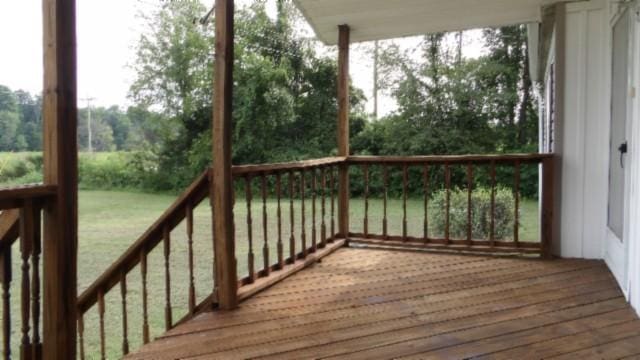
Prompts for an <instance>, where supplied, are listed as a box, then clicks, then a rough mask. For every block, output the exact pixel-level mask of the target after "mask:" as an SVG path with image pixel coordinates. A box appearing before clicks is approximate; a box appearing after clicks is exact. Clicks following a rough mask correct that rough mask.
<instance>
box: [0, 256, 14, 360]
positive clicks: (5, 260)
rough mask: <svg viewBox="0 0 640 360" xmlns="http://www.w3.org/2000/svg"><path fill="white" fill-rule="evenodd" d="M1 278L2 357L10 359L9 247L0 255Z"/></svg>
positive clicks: (10, 274)
mask: <svg viewBox="0 0 640 360" xmlns="http://www.w3.org/2000/svg"><path fill="white" fill-rule="evenodd" d="M0 277H1V279H2V351H3V356H4V359H6V360H8V359H11V277H12V273H11V247H10V246H9V247H7V249H6V250H5V252H4V253H3V254H2V256H0Z"/></svg>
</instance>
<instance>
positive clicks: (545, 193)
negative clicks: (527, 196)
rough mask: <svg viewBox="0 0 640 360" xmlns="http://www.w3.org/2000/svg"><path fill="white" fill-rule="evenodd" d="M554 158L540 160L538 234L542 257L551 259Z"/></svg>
mask: <svg viewBox="0 0 640 360" xmlns="http://www.w3.org/2000/svg"><path fill="white" fill-rule="evenodd" d="M554 162H555V159H554V158H547V159H544V160H543V161H542V194H541V206H540V208H541V214H540V218H541V219H540V236H541V242H542V257H543V258H545V259H551V257H552V251H553V238H554V236H553V232H554V206H555V200H554V187H555V175H554Z"/></svg>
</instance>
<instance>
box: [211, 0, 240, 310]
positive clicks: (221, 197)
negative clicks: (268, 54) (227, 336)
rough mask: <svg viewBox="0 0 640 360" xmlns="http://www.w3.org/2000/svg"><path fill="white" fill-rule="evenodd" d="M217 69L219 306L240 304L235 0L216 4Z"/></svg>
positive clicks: (214, 192)
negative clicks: (235, 222)
mask: <svg viewBox="0 0 640 360" xmlns="http://www.w3.org/2000/svg"><path fill="white" fill-rule="evenodd" d="M215 13H216V21H215V70H214V89H213V98H214V100H213V126H212V129H213V139H212V144H213V168H214V169H215V171H214V172H213V174H212V179H211V191H210V194H211V196H210V199H211V204H212V209H213V211H212V213H213V243H214V256H215V276H216V277H217V278H216V279H215V288H214V289H213V290H214V291H217V294H218V302H219V306H220V307H221V308H222V309H225V310H230V309H234V308H235V307H236V306H237V305H238V295H237V293H238V289H237V284H238V280H237V278H238V274H237V267H236V259H235V241H234V238H233V237H234V236H233V233H234V230H233V226H232V225H233V202H232V198H231V196H232V193H233V174H232V167H231V126H232V112H233V59H234V54H233V51H234V50H233V49H234V19H233V13H234V0H216V2H215Z"/></svg>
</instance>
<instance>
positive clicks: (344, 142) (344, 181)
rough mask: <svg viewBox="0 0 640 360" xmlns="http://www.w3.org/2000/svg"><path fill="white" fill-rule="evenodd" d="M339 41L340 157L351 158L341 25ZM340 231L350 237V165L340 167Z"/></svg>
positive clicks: (346, 50) (346, 43) (345, 27)
mask: <svg viewBox="0 0 640 360" xmlns="http://www.w3.org/2000/svg"><path fill="white" fill-rule="evenodd" d="M338 29H339V39H338V131H337V133H338V156H341V157H347V156H349V42H350V40H349V33H350V29H349V26H348V25H340V26H339V27H338ZM338 231H339V233H340V234H339V236H340V237H343V238H345V239H348V237H349V165H348V164H347V163H343V164H341V165H340V169H339V176H338Z"/></svg>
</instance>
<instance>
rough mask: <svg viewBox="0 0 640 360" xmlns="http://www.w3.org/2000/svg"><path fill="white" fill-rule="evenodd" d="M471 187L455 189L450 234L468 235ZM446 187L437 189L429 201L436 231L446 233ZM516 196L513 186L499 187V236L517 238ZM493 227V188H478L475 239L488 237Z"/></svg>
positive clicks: (473, 220)
mask: <svg viewBox="0 0 640 360" xmlns="http://www.w3.org/2000/svg"><path fill="white" fill-rule="evenodd" d="M467 202H468V194H467V190H464V189H459V190H451V192H450V210H449V213H450V216H449V236H450V237H451V238H455V239H466V238H467ZM445 209H446V191H445V190H440V191H438V192H436V193H435V194H434V195H433V196H432V198H431V200H430V202H429V213H430V216H429V218H430V224H429V227H430V229H432V230H431V233H432V234H434V233H435V234H438V236H441V235H442V234H444V232H445V231H444V230H445V226H446V225H445V224H446V212H445ZM514 215H515V211H514V197H513V193H512V192H511V190H507V189H504V188H498V189H497V190H496V197H495V219H494V224H495V227H494V229H495V239H497V240H502V239H511V238H513V227H514V220H515V216H514ZM490 230H491V190H489V189H484V188H480V189H475V190H474V191H473V192H472V194H471V234H472V237H473V239H476V240H488V239H489V237H490Z"/></svg>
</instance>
